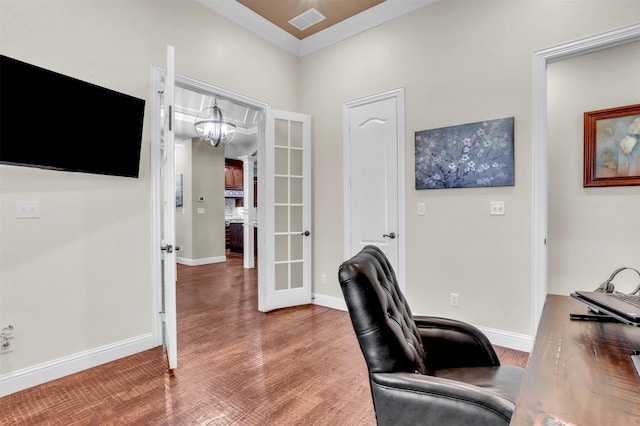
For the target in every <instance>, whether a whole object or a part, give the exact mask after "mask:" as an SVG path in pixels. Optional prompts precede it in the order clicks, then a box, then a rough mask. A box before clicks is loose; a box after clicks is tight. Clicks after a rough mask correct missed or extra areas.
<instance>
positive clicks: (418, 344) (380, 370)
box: [339, 246, 524, 426]
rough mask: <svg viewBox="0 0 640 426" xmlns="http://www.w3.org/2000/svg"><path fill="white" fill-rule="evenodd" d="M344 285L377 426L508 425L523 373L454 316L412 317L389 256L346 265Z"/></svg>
mask: <svg viewBox="0 0 640 426" xmlns="http://www.w3.org/2000/svg"><path fill="white" fill-rule="evenodd" d="M339 280H340V287H341V288H342V292H343V294H344V297H345V301H346V303H347V307H348V309H349V315H350V317H351V322H352V324H353V328H354V331H355V334H356V336H357V338H358V342H359V343H360V348H361V349H362V353H363V355H364V359H365V362H366V364H367V367H368V369H369V384H370V386H371V394H372V397H373V406H374V409H375V414H376V420H377V423H378V425H394V426H396V425H411V426H415V425H437V426H443V425H473V426H479V425H508V424H509V421H510V420H511V416H512V414H513V410H514V406H515V402H516V399H517V397H518V393H519V390H520V382H521V380H522V375H523V373H524V370H523V369H522V368H520V367H516V366H510V365H505V366H501V365H500V361H499V360H498V356H497V355H496V353H495V351H494V349H493V346H492V345H491V343H490V342H489V340H488V338H487V337H486V336H485V335H484V334H483V333H482V332H481V331H480V330H478V329H477V328H475V327H473V326H471V325H469V324H466V323H463V322H460V321H456V320H453V319H446V318H438V317H425V316H415V317H414V316H413V315H412V314H411V309H410V308H409V305H408V304H407V301H406V300H405V298H404V295H403V294H402V293H401V292H400V289H399V287H398V283H397V280H396V275H395V272H394V271H393V268H392V267H391V264H390V263H389V261H388V259H387V257H386V256H385V255H384V253H383V252H382V251H381V250H380V249H379V248H378V247H375V246H366V247H364V248H363V249H362V250H361V251H360V252H359V253H358V254H356V255H355V256H354V257H352V258H351V259H349V260H347V261H345V262H344V263H343V264H342V265H341V266H340V271H339Z"/></svg>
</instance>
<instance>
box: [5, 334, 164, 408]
mask: <svg viewBox="0 0 640 426" xmlns="http://www.w3.org/2000/svg"><path fill="white" fill-rule="evenodd" d="M153 347H154V344H153V336H152V334H151V333H149V334H143V335H141V336H137V337H132V338H131V339H127V340H122V341H120V342H115V343H111V344H109V345H105V346H101V347H99V348H95V349H90V350H88V351H84V352H78V353H75V354H73V355H69V356H65V357H63V358H59V359H55V360H53V361H49V362H45V363H42V364H38V365H35V366H33V367H28V368H24V369H22V370H17V371H13V372H11V373H7V374H4V375H2V376H0V397H3V396H6V395H9V394H12V393H14V392H18V391H21V390H24V389H28V388H30V387H33V386H36V385H40V384H42V383H46V382H50V381H51V380H55V379H59V378H61V377H64V376H68V375H69V374H73V373H77V372H79V371H83V370H86V369H88V368H92V367H96V366H98V365H101V364H105V363H107V362H111V361H115V360H117V359H120V358H124V357H126V356H129V355H133V354H136V353H138V352H142V351H146V350H148V349H151V348H153Z"/></svg>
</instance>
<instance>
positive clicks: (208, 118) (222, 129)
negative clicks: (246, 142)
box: [194, 98, 236, 147]
mask: <svg viewBox="0 0 640 426" xmlns="http://www.w3.org/2000/svg"><path fill="white" fill-rule="evenodd" d="M194 127H195V129H196V134H197V135H198V136H199V137H200V138H201V139H203V140H204V141H205V142H206V143H208V144H209V145H211V146H214V147H216V146H218V145H220V142H223V143H229V142H231V141H232V140H233V137H234V136H235V135H236V125H235V124H233V122H231V121H229V120H225V119H224V117H223V115H222V110H221V109H220V108H218V98H216V100H215V101H214V103H213V106H212V107H209V108H205V109H203V110H202V111H200V113H199V114H198V116H197V117H196V121H195V123H194Z"/></svg>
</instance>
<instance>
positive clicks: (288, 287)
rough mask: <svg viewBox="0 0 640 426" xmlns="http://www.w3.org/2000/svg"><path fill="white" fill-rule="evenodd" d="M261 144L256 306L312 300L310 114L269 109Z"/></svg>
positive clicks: (264, 306)
mask: <svg viewBox="0 0 640 426" xmlns="http://www.w3.org/2000/svg"><path fill="white" fill-rule="evenodd" d="M263 146H264V155H263V156H262V158H264V163H263V165H264V181H265V182H264V196H263V197H261V200H263V202H262V203H261V204H260V206H259V207H258V209H259V210H260V211H261V212H262V213H263V216H262V217H263V219H264V220H263V221H262V224H263V225H264V226H263V227H262V228H263V229H264V234H263V236H262V237H263V238H262V241H263V247H264V250H260V251H259V256H258V261H259V266H258V277H259V279H260V277H261V276H262V277H263V282H265V283H266V286H265V287H264V288H263V289H262V291H261V292H259V294H258V305H259V309H260V310H261V311H269V310H272V309H277V308H282V307H287V306H294V305H301V304H306V303H311V241H312V238H313V234H312V231H311V117H310V116H308V115H304V114H298V113H293V112H285V111H275V110H271V109H269V110H267V117H266V132H265V143H264V145H263ZM259 152H260V151H259ZM258 233H260V228H259V229H258Z"/></svg>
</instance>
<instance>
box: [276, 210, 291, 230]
mask: <svg viewBox="0 0 640 426" xmlns="http://www.w3.org/2000/svg"><path fill="white" fill-rule="evenodd" d="M275 213H276V224H275V228H276V232H289V218H288V215H287V207H286V206H276V212H275Z"/></svg>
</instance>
